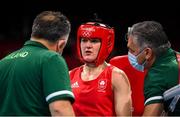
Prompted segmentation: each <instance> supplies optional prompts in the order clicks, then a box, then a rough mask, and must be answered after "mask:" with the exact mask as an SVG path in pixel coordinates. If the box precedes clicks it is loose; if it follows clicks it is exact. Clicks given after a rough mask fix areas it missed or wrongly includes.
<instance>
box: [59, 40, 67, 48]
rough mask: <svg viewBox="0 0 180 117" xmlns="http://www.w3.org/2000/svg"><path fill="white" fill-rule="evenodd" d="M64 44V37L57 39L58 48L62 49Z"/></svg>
mask: <svg viewBox="0 0 180 117" xmlns="http://www.w3.org/2000/svg"><path fill="white" fill-rule="evenodd" d="M65 45H66V41H65V40H64V39H61V40H59V41H58V48H59V50H63V49H64V47H65Z"/></svg>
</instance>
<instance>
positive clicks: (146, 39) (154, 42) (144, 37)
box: [128, 21, 170, 55]
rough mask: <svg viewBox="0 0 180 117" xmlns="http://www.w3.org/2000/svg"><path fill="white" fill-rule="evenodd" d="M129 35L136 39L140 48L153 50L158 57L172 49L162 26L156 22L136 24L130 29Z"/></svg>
mask: <svg viewBox="0 0 180 117" xmlns="http://www.w3.org/2000/svg"><path fill="white" fill-rule="evenodd" d="M128 35H132V36H134V37H136V39H137V43H138V45H139V46H140V47H144V46H148V47H150V48H152V50H153V51H154V53H155V54H156V55H159V54H162V52H164V51H166V50H167V49H168V48H169V47H170V42H169V41H168V37H167V35H166V33H165V31H164V29H163V27H162V25H161V24H160V23H159V22H156V21H143V22H139V23H136V24H134V25H133V26H132V27H131V28H130V30H129V32H128Z"/></svg>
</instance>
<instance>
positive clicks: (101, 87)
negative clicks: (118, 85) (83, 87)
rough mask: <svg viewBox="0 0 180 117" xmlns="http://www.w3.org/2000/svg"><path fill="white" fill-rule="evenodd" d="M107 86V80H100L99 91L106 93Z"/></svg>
mask: <svg viewBox="0 0 180 117" xmlns="http://www.w3.org/2000/svg"><path fill="white" fill-rule="evenodd" d="M106 86H107V80H106V79H100V80H99V81H98V91H100V92H104V91H105V89H106Z"/></svg>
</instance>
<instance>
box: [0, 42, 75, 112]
mask: <svg viewBox="0 0 180 117" xmlns="http://www.w3.org/2000/svg"><path fill="white" fill-rule="evenodd" d="M56 100H70V101H72V102H73V101H74V95H73V93H72V91H71V87H70V79H69V73H68V67H67V64H66V63H65V60H64V59H63V58H62V56H60V55H59V54H58V53H56V52H53V51H50V50H48V49H47V48H46V47H45V46H43V45H42V44H40V43H38V42H35V41H27V42H26V43H25V44H24V46H23V48H21V49H20V50H17V51H16V52H13V53H12V54H10V55H8V56H7V57H5V58H4V59H2V60H1V61H0V115H50V111H49V106H48V104H49V103H51V102H53V101H56Z"/></svg>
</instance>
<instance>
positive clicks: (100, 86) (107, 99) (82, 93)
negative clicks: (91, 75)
mask: <svg viewBox="0 0 180 117" xmlns="http://www.w3.org/2000/svg"><path fill="white" fill-rule="evenodd" d="M82 69H83V67H82V66H81V67H78V68H75V69H73V70H71V72H70V78H71V87H72V91H73V93H74V95H75V102H74V104H73V109H74V111H75V115H76V116H115V109H114V97H113V90H112V83H111V73H112V69H113V66H112V65H110V66H108V67H106V68H105V69H104V71H103V72H102V73H101V74H100V75H99V76H98V77H97V78H96V79H94V80H91V81H83V80H82V79H81V72H82Z"/></svg>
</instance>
